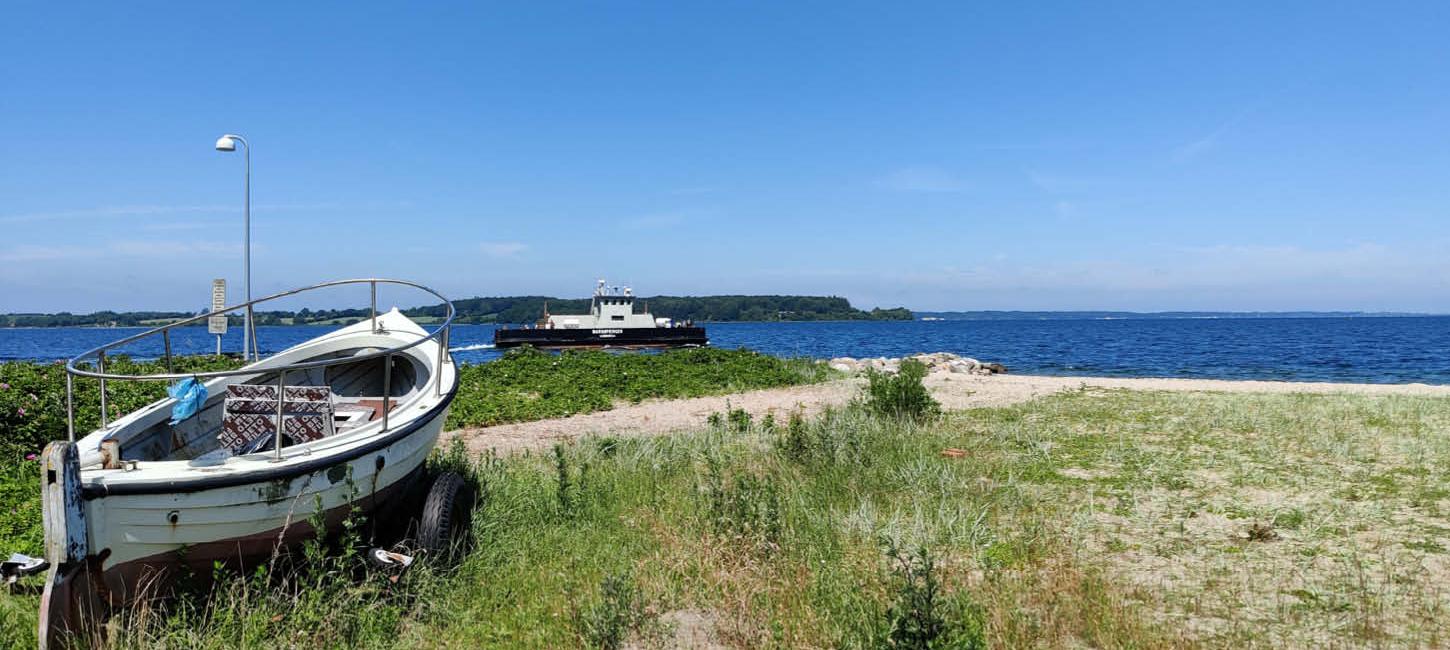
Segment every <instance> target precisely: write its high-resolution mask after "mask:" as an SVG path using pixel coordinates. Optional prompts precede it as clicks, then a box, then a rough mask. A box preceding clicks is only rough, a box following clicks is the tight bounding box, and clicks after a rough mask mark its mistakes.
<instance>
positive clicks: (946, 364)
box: [828, 352, 1007, 375]
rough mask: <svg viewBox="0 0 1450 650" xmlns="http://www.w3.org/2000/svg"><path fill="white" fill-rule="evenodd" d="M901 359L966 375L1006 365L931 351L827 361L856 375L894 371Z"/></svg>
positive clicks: (997, 370)
mask: <svg viewBox="0 0 1450 650" xmlns="http://www.w3.org/2000/svg"><path fill="white" fill-rule="evenodd" d="M902 359H916V360H917V361H920V362H921V363H922V364H923V365H925V366H926V371H927V372H928V373H933V372H951V373H958V374H966V375H995V374H997V373H1002V372H1007V367H1006V366H1004V365H1002V364H1000V363H983V362H981V361H978V360H976V359H973V358H971V357H962V356H957V355H955V354H952V353H950V352H933V353H931V354H914V355H912V356H909V357H902V358H897V359H888V358H886V357H876V358H874V359H853V358H851V357H836V358H834V359H831V360H830V361H829V362H828V363H829V364H830V366H831V367H832V368H834V369H836V370H839V371H841V372H844V373H848V374H852V375H856V374H861V373H864V372H866V371H867V370H875V371H877V372H884V373H887V374H891V373H895V372H896V371H898V370H900V369H901V361H902Z"/></svg>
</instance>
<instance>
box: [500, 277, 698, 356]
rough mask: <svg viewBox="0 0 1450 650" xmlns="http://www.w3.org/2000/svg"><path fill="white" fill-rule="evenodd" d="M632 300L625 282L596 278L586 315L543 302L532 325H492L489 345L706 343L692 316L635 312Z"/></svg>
mask: <svg viewBox="0 0 1450 650" xmlns="http://www.w3.org/2000/svg"><path fill="white" fill-rule="evenodd" d="M634 303H635V295H634V291H633V290H631V289H630V288H629V287H623V288H621V287H610V286H606V285H605V282H604V280H600V281H599V284H598V285H596V286H595V288H594V296H593V297H592V298H591V299H590V301H589V313H588V314H578V315H574V314H568V315H566V314H550V313H549V305H548V303H545V304H544V315H543V317H542V318H540V319H539V320H538V321H537V322H535V323H534V324H533V325H531V326H527V327H519V328H508V327H502V328H499V329H497V330H494V332H493V345H494V347H497V348H513V347H518V346H521V345H531V346H534V347H536V348H545V349H560V348H672V347H698V346H703V345H708V344H709V343H710V340H709V338H708V337H706V336H705V328H703V327H699V326H697V325H695V323H694V322H693V321H688V320H687V321H684V322H682V323H676V322H675V321H674V320H673V319H669V318H655V317H654V316H652V315H650V313H649V311H648V309H647V308H646V309H644V310H641V311H640V312H639V313H635V310H634Z"/></svg>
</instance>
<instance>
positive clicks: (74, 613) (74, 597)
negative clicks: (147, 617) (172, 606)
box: [39, 441, 104, 650]
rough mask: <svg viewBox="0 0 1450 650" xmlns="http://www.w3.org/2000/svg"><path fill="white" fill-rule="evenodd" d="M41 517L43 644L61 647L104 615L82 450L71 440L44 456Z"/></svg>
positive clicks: (51, 446)
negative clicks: (83, 484)
mask: <svg viewBox="0 0 1450 650" xmlns="http://www.w3.org/2000/svg"><path fill="white" fill-rule="evenodd" d="M41 472H42V473H41V478H40V498H41V519H42V521H43V522H44V526H45V559H46V561H47V562H49V563H50V570H49V572H48V573H47V574H46V577H45V591H44V594H43V595H42V596H41V599H40V629H39V638H40V648H41V650H45V649H46V648H60V647H66V646H68V645H73V643H72V641H74V640H76V639H77V637H78V636H80V635H83V634H86V632H87V629H86V626H85V622H86V621H98V620H101V618H102V612H101V607H102V606H103V599H102V598H101V594H100V592H98V591H97V590H98V589H103V588H104V587H103V584H104V583H103V581H102V580H101V579H100V571H99V569H100V560H99V558H96V557H95V556H93V555H91V552H90V531H89V529H88V528H87V519H86V512H85V502H84V500H83V498H82V496H81V476H80V472H81V467H80V454H79V453H78V451H77V448H76V444H75V443H73V442H61V441H57V442H52V443H50V444H48V445H46V446H45V451H44V452H42V455H41Z"/></svg>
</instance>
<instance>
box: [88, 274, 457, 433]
mask: <svg viewBox="0 0 1450 650" xmlns="http://www.w3.org/2000/svg"><path fill="white" fill-rule="evenodd" d="M363 283H367V284H368V285H369V287H370V292H369V293H370V296H371V297H370V302H371V307H370V316H369V318H370V320H371V321H372V331H373V332H378V331H379V330H378V326H377V313H378V283H383V284H396V285H401V286H407V287H413V288H415V289H421V290H423V291H425V292H427V293H429V294H432V295H433V296H434V297H435V298H438V299H439V300H442V301H443V304H444V305H445V306H446V307H447V317H446V318H444V319H443V322H442V323H440V324H439V325H438V326H437V327H435V328H434V329H433V331H431V332H427V333H426V334H425V335H424V336H423V337H421V338H419V339H417V340H415V341H412V342H410V343H406V344H403V345H397V346H393V347H391V348H387V349H382V350H376V351H373V352H369V353H367V354H360V355H357V356H353V357H341V358H337V359H321V360H317V361H299V362H296V363H290V364H286V365H282V366H275V367H268V368H256V367H254V366H255V364H257V363H260V362H261V360H260V359H256V360H254V361H253V362H252V364H251V365H247V366H243V367H241V368H237V369H235V370H210V371H206V372H187V373H177V372H171V370H172V368H171V365H172V359H171V330H172V329H174V328H176V327H180V326H183V325H187V324H190V323H195V322H198V321H202V320H205V319H207V318H210V317H212V316H222V315H226V314H227V313H228V312H232V311H236V310H238V309H242V308H245V309H247V310H252V308H253V305H257V304H259V303H263V302H267V301H270V300H276V299H278V298H285V297H287V296H294V295H297V294H300V293H305V292H308V291H313V290H316V289H325V288H328V287H336V286H343V285H349V284H363ZM455 314H456V310H455V309H454V307H453V302H452V301H450V300H449V299H448V298H447V297H446V296H444V295H443V294H441V293H438V292H437V291H435V290H433V289H430V288H428V287H426V286H424V285H421V284H418V283H416V282H409V281H407V280H391V279H387V278H355V279H351V280H333V281H331V282H323V283H321V284H314V285H312V286H310V287H302V288H300V289H292V290H290V291H283V292H281V293H274V294H272V295H270V296H264V297H262V298H257V299H255V300H251V301H248V302H244V303H238V304H235V305H229V306H227V307H222V308H221V309H215V310H212V311H210V312H207V313H205V314H201V315H198V316H192V317H190V318H185V319H182V320H179V321H175V322H171V323H167V324H165V325H162V326H160V327H155V328H152V329H149V330H146V331H145V332H141V333H139V334H135V335H132V336H128V337H126V338H123V339H120V340H118V341H112V342H110V343H106V344H105V345H101V346H98V347H95V348H92V349H90V350H87V351H85V352H82V353H80V354H78V355H76V356H74V357H72V358H71V359H70V361H68V362H66V364H65V371H66V390H65V401H66V409H65V410H66V433H67V436H68V438H69V440H70V441H71V442H75V408H74V406H73V404H74V398H73V392H74V381H73V378H74V377H90V378H92V379H98V380H100V384H101V428H102V429H105V428H107V427H108V426H109V417H110V414H109V413H107V412H106V380H117V381H173V380H177V379H187V378H196V379H211V378H216V377H235V376H239V375H255V374H257V373H260V372H276V373H277V376H278V378H279V381H280V379H281V378H283V377H285V376H286V374H287V373H288V372H291V371H293V370H310V369H312V368H326V367H328V366H335V365H340V364H344V363H356V362H359V361H367V360H370V359H376V358H380V357H386V358H387V363H388V365H389V367H388V368H387V369H386V370H387V371H388V372H385V373H384V375H385V380H384V384H385V385H384V387H383V393H384V395H383V399H384V400H387V399H388V398H390V397H391V393H392V386H391V385H390V384H391V383H392V382H391V381H390V380H391V379H392V377H391V375H392V372H391V370H392V368H391V362H392V356H393V355H394V354H397V353H399V352H403V351H406V350H409V349H412V348H413V347H416V346H417V345H419V344H421V343H423V342H424V341H429V340H437V342H438V367H437V369H436V371H435V375H436V377H437V379H436V381H435V383H436V384H437V385H436V386H435V391H436V392H437V393H438V394H440V395H441V394H442V390H443V387H442V372H443V362H444V361H445V360H447V359H448V358H449V354H448V334H449V331H450V330H451V329H452V327H453V318H454V316H455ZM244 327H245V325H244ZM425 329H426V328H425ZM157 334H161V335H162V336H163V338H164V343H165V346H166V365H167V372H164V373H155V374H149V375H126V374H119V373H110V372H106V352H107V351H108V350H114V349H116V348H118V347H120V346H123V345H126V344H128V343H134V342H136V341H139V340H142V339H144V338H147V337H150V336H155V335H157ZM252 341H253V343H252V344H253V345H254V346H255V345H256V336H255V335H253V338H252ZM91 357H95V359H96V369H95V370H87V369H84V368H80V367H78V366H77V365H76V364H78V363H81V362H84V361H86V360H87V359H89V358H91ZM242 360H243V362H245V361H246V360H247V356H246V351H243V355H242ZM279 388H280V387H279ZM282 395H283V394H282V393H281V392H278V394H277V401H278V403H279V404H280V403H281V401H282ZM386 404H387V403H386V401H385V402H384V425H383V430H384V431H386V430H387V428H388V427H387V414H386V411H387V410H389V409H388V408H387V405H386ZM281 424H282V423H281V418H280V417H279V418H278V422H277V435H278V437H279V438H280V437H281V435H282V426H281ZM276 450H277V454H278V458H279V459H280V457H281V452H282V445H281V444H280V440H279V441H278V444H277V447H276Z"/></svg>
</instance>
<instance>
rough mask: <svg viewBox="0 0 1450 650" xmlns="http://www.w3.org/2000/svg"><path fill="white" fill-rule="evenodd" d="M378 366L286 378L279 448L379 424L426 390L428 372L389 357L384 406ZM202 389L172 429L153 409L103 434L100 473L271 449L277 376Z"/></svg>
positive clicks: (161, 410) (368, 363) (413, 361)
mask: <svg viewBox="0 0 1450 650" xmlns="http://www.w3.org/2000/svg"><path fill="white" fill-rule="evenodd" d="M375 350H376V349H375V348H364V349H353V350H345V351H342V352H338V353H333V354H326V355H319V356H315V357H311V358H308V359H306V360H307V361H316V360H322V359H334V358H343V357H348V356H359V355H363V354H367V353H370V352H373V351H375ZM384 363H385V361H384V358H372V359H366V360H362V361H357V362H354V363H341V364H338V365H333V366H326V367H322V368H311V369H306V370H292V371H288V372H287V377H286V383H285V386H286V390H285V391H284V392H283V396H284V397H283V400H282V402H283V403H282V404H281V407H282V420H283V436H282V446H283V447H284V448H285V447H289V446H293V445H298V444H306V443H309V442H314V441H316V440H320V439H323V438H326V437H329V436H333V435H338V434H341V433H345V432H347V431H350V430H353V429H356V428H359V427H362V426H365V425H367V424H368V423H370V422H373V421H377V420H381V419H382V417H383V409H384V408H386V409H389V411H392V410H393V409H396V408H397V406H398V405H399V404H402V403H405V402H407V401H408V400H409V398H410V397H411V396H412V395H413V394H414V393H415V392H417V391H420V390H423V389H424V388H426V386H428V379H429V377H428V376H429V374H430V370H429V367H428V365H427V364H425V363H421V362H420V361H419V360H418V359H417V358H415V357H414V356H413V355H410V354H396V355H393V356H392V363H393V367H392V373H391V378H390V384H391V387H390V390H389V391H388V395H387V396H386V399H385V396H384V394H383V386H384ZM207 388H208V391H207V397H206V400H205V402H204V403H203V405H202V406H201V408H199V409H198V410H197V412H196V413H195V414H193V415H192V416H190V417H188V418H186V419H184V420H182V421H180V422H178V423H176V424H174V425H173V424H171V423H170V420H171V415H172V414H171V408H170V407H169V406H162V407H157V406H155V405H153V406H152V407H149V408H148V409H147V410H146V412H144V413H143V414H142V415H141V416H140V417H138V418H137V419H136V420H134V421H131V422H128V423H125V424H123V425H122V426H120V427H119V428H117V429H116V430H115V431H113V432H111V433H110V434H108V435H107V436H106V437H105V438H104V439H103V440H102V441H101V450H100V452H101V453H100V455H101V463H102V466H103V467H121V466H122V465H121V464H122V463H123V462H125V461H130V460H137V461H162V460H188V461H192V462H193V464H198V465H202V464H214V463H219V462H222V461H224V460H225V459H226V458H228V457H230V456H234V455H244V454H249V453H259V452H264V451H269V450H272V449H273V445H274V444H275V442H276V422H277V410H278V403H277V390H276V388H277V373H276V372H266V371H263V372H261V373H259V374H256V375H242V376H235V377H224V378H221V379H217V380H212V381H209V382H207ZM172 403H173V402H171V401H170V400H167V401H166V402H165V404H168V405H169V404H172ZM390 417H395V416H393V415H392V414H390ZM396 425H397V421H396V420H394V422H393V426H396Z"/></svg>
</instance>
